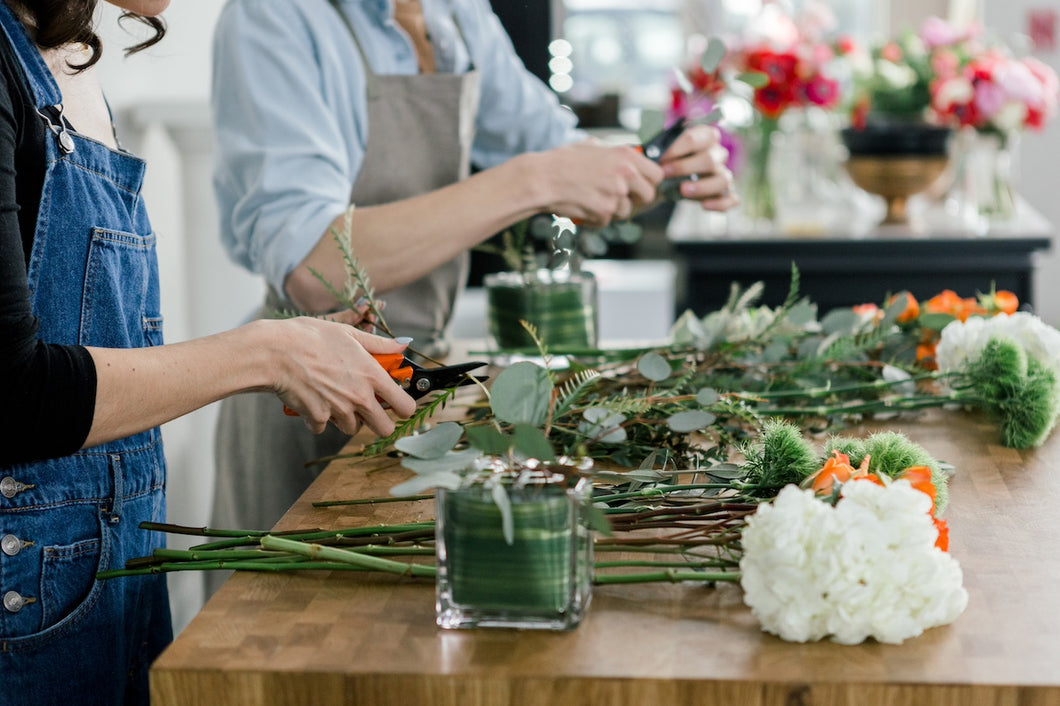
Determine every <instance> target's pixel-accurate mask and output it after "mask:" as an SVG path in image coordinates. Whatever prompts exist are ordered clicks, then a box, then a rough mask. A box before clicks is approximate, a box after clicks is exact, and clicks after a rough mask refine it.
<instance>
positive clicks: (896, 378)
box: [882, 365, 916, 396]
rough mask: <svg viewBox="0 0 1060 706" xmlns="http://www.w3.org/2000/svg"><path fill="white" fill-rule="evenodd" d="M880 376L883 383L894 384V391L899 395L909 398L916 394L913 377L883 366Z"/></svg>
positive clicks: (897, 369) (900, 370) (894, 368)
mask: <svg viewBox="0 0 1060 706" xmlns="http://www.w3.org/2000/svg"><path fill="white" fill-rule="evenodd" d="M882 376H883V379H884V380H885V381H887V382H892V383H896V384H895V386H894V389H895V390H897V391H898V393H899V394H902V395H907V396H909V395H913V394H915V393H916V383H915V382H913V376H912V375H910V374H909V373H907V372H906V371H904V370H902V369H901V368H896V367H895V366H893V365H885V366H883V372H882Z"/></svg>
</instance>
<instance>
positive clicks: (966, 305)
mask: <svg viewBox="0 0 1060 706" xmlns="http://www.w3.org/2000/svg"><path fill="white" fill-rule="evenodd" d="M951 313H952V314H953V315H954V316H956V317H957V320H958V321H967V320H968V317H969V316H971V315H972V314H986V309H984V308H983V307H981V306H979V300H978V299H975V298H974V297H968V298H967V299H961V300H960V302H958V303H957V306H956V308H955V309H954V311H952V312H951Z"/></svg>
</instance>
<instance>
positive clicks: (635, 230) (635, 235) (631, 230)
mask: <svg viewBox="0 0 1060 706" xmlns="http://www.w3.org/2000/svg"><path fill="white" fill-rule="evenodd" d="M615 231H616V236H617V240H618V241H619V242H621V243H625V244H627V245H632V244H633V243H635V242H637V241H638V240H640V237H641V235H642V234H643V231H644V229H643V228H641V226H640V224H638V223H634V222H633V221H624V222H622V223H617V224H615Z"/></svg>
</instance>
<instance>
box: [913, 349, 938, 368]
mask: <svg viewBox="0 0 1060 706" xmlns="http://www.w3.org/2000/svg"><path fill="white" fill-rule="evenodd" d="M916 362H917V363H918V364H919V365H920V367H922V368H924V369H925V370H938V369H939V364H938V363H936V362H935V343H934V342H927V343H921V344H919V345H918V346H917V347H916Z"/></svg>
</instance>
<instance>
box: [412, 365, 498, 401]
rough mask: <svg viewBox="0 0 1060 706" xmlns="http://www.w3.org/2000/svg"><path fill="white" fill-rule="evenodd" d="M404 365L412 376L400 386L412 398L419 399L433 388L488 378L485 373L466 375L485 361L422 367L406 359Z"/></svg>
mask: <svg viewBox="0 0 1060 706" xmlns="http://www.w3.org/2000/svg"><path fill="white" fill-rule="evenodd" d="M406 365H408V366H410V367H412V376H411V378H409V380H408V383H407V385H406V384H402V387H404V388H405V391H406V392H408V393H409V396H410V397H412V398H413V399H419V398H421V397H423V396H424V395H426V394H428V393H430V392H434V391H435V390H445V389H448V388H451V387H461V386H463V385H472V384H474V383H475V382H476V381H478V382H484V381H486V380H488V379H489V378H488V377H487V376H485V375H468V373H469V372H471V371H472V370H474V369H475V368H481V367H482V366H484V365H486V363H483V362H481V361H472V362H469V363H458V364H456V365H442V366H439V367H437V368H424V367H423V366H420V365H417V364H416V363H413V362H412V361H409V360H407V359H406Z"/></svg>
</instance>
